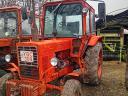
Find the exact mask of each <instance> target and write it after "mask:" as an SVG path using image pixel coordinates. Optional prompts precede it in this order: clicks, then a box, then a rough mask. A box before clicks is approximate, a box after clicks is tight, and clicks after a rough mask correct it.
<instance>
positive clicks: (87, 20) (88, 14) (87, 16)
mask: <svg viewBox="0 0 128 96" xmlns="http://www.w3.org/2000/svg"><path fill="white" fill-rule="evenodd" d="M86 34H87V35H89V34H90V12H89V11H88V12H87V15H86Z"/></svg>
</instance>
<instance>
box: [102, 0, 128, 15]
mask: <svg viewBox="0 0 128 96" xmlns="http://www.w3.org/2000/svg"><path fill="white" fill-rule="evenodd" d="M104 1H105V3H106V13H110V12H112V11H115V10H118V9H122V8H127V9H128V0H104ZM125 10H126V9H125ZM122 11H124V10H122ZM119 12H120V11H116V12H113V13H112V14H116V13H119Z"/></svg>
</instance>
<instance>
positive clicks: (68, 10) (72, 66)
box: [4, 0, 104, 96]
mask: <svg viewBox="0 0 128 96" xmlns="http://www.w3.org/2000/svg"><path fill="white" fill-rule="evenodd" d="M100 4H102V3H100ZM103 5H104V3H103V4H102V6H103ZM101 12H102V14H103V10H102V11H101ZM99 13H100V12H99ZM42 16H43V17H42V19H41V29H42V35H43V36H42V37H43V38H39V39H38V40H35V41H33V40H30V41H26V42H18V43H17V45H16V47H17V50H16V52H17V59H18V67H16V69H15V70H17V73H18V77H19V78H18V79H17V78H14V79H11V80H8V81H6V85H5V87H4V88H6V96H42V95H43V96H44V95H46V92H47V91H49V90H50V89H56V90H59V91H60V92H61V95H62V96H82V91H81V85H80V84H81V83H86V84H89V85H98V84H100V81H101V75H102V43H101V42H102V37H100V36H96V25H95V11H94V9H93V8H92V7H91V6H90V5H89V4H88V3H87V2H86V1H85V0H64V1H58V2H47V3H45V4H44V5H43V9H42ZM14 77H15V76H14ZM50 96H52V95H50Z"/></svg>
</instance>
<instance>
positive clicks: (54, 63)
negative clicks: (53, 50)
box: [51, 57, 58, 66]
mask: <svg viewBox="0 0 128 96" xmlns="http://www.w3.org/2000/svg"><path fill="white" fill-rule="evenodd" d="M57 63H58V59H57V58H56V57H54V58H52V59H51V65H52V66H56V65H57Z"/></svg>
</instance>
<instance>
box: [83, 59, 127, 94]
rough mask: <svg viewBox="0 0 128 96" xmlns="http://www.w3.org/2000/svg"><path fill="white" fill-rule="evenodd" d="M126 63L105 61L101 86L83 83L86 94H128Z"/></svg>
mask: <svg viewBox="0 0 128 96" xmlns="http://www.w3.org/2000/svg"><path fill="white" fill-rule="evenodd" d="M124 75H125V63H120V64H119V63H118V62H116V61H110V62H104V63H103V77H102V82H101V85H100V86H97V87H91V86H87V85H83V92H84V96H128V91H126V90H125V87H124V81H125V80H124V79H125V77H124Z"/></svg>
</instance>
